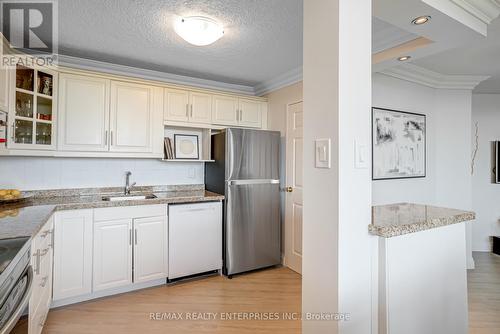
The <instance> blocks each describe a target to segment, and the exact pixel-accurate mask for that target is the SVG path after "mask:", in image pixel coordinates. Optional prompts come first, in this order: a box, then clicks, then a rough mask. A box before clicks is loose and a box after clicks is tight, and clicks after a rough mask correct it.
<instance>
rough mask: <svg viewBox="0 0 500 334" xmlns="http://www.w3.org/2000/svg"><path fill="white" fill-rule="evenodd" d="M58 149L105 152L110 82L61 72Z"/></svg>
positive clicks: (106, 146) (106, 148)
mask: <svg viewBox="0 0 500 334" xmlns="http://www.w3.org/2000/svg"><path fill="white" fill-rule="evenodd" d="M59 78H60V91H59V97H60V102H59V136H58V138H59V145H58V147H59V149H60V150H64V151H92V152H95V151H107V150H108V137H109V135H108V128H109V88H110V80H106V79H101V78H96V77H91V76H82V75H72V74H66V73H61V74H60V77H59Z"/></svg>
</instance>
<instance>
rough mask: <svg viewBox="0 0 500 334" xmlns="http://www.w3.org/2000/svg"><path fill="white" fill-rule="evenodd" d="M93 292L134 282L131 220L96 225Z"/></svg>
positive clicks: (96, 223) (97, 223)
mask: <svg viewBox="0 0 500 334" xmlns="http://www.w3.org/2000/svg"><path fill="white" fill-rule="evenodd" d="M93 269H94V275H93V276H94V280H93V290H94V291H100V290H106V289H111V288H117V287H120V286H125V285H129V284H131V283H132V219H121V220H114V221H104V222H95V223H94V266H93Z"/></svg>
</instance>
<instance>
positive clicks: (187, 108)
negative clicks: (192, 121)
mask: <svg viewBox="0 0 500 334" xmlns="http://www.w3.org/2000/svg"><path fill="white" fill-rule="evenodd" d="M186 117H189V104H186Z"/></svg>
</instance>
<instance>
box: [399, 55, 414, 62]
mask: <svg viewBox="0 0 500 334" xmlns="http://www.w3.org/2000/svg"><path fill="white" fill-rule="evenodd" d="M410 58H411V56H403V57H399V58H398V60H399V61H407V60H408V59H410Z"/></svg>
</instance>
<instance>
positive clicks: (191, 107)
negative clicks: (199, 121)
mask: <svg viewBox="0 0 500 334" xmlns="http://www.w3.org/2000/svg"><path fill="white" fill-rule="evenodd" d="M191 118H193V105H191Z"/></svg>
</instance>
